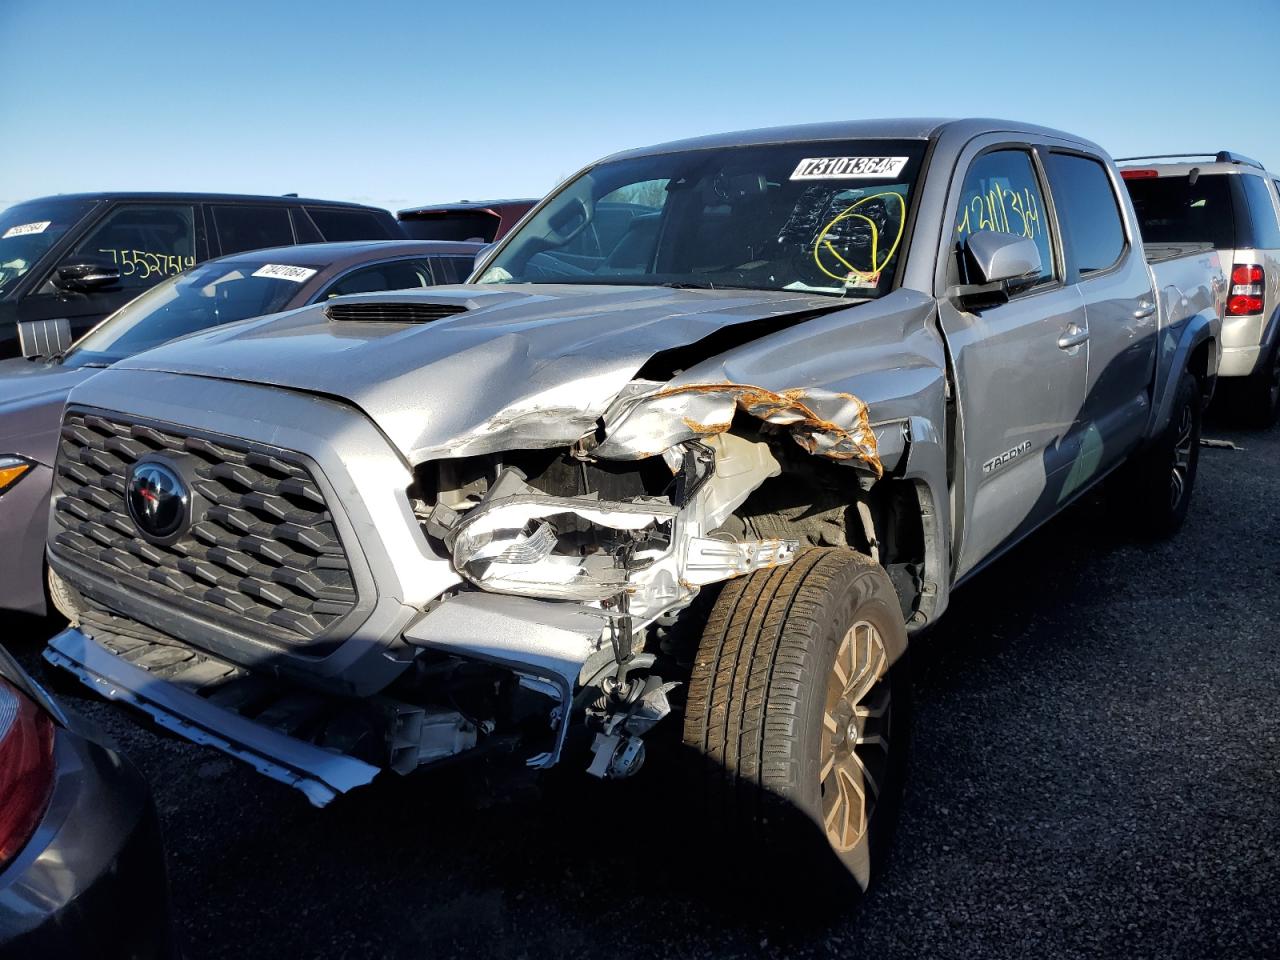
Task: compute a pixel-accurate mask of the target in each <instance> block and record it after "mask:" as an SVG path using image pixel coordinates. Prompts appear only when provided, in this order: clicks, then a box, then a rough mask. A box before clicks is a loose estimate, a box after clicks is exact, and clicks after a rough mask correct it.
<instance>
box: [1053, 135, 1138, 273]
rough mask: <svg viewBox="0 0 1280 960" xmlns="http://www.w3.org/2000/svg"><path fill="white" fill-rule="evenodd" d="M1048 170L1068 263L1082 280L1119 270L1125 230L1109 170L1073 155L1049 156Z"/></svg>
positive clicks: (1092, 161)
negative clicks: (1100, 271)
mask: <svg viewBox="0 0 1280 960" xmlns="http://www.w3.org/2000/svg"><path fill="white" fill-rule="evenodd" d="M1046 167H1047V168H1048V171H1049V185H1050V187H1051V189H1052V190H1053V203H1054V206H1055V207H1056V208H1057V211H1058V223H1059V224H1060V225H1061V227H1062V239H1063V246H1064V247H1065V248H1066V250H1067V258H1068V260H1071V259H1074V261H1075V265H1076V268H1077V269H1078V270H1079V271H1080V274H1081V275H1082V276H1083V275H1085V274H1088V273H1094V272H1096V271H1098V270H1106V269H1108V268H1110V267H1113V266H1115V264H1116V261H1117V260H1119V259H1120V257H1121V256H1122V255H1123V254H1124V245H1125V240H1124V226H1123V224H1122V223H1121V220H1120V205H1119V203H1118V202H1117V201H1116V193H1115V188H1114V187H1113V186H1112V185H1111V178H1110V177H1109V176H1107V168H1106V167H1104V166H1103V165H1102V164H1101V163H1099V162H1098V161H1097V160H1092V159H1090V158H1088V157H1079V156H1076V155H1074V154H1069V153H1051V154H1049V161H1048V163H1047V164H1046Z"/></svg>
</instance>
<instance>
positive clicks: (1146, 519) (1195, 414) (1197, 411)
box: [1121, 373, 1204, 538]
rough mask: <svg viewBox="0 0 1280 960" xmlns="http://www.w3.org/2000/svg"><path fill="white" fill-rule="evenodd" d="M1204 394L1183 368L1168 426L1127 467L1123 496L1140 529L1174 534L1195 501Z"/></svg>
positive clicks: (1161, 534) (1156, 534) (1157, 535)
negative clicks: (1183, 371)
mask: <svg viewBox="0 0 1280 960" xmlns="http://www.w3.org/2000/svg"><path fill="white" fill-rule="evenodd" d="M1203 418H1204V397H1203V395H1202V393H1201V390H1200V381H1198V380H1197V379H1196V378H1195V377H1194V376H1193V375H1192V374H1190V373H1183V374H1182V377H1181V379H1179V381H1178V387H1177V393H1176V394H1175V395H1174V399H1173V411H1172V412H1171V414H1170V416H1169V423H1168V426H1166V427H1165V429H1164V431H1163V432H1162V433H1161V434H1160V436H1159V438H1157V439H1156V440H1155V441H1154V442H1153V444H1152V445H1151V447H1149V448H1148V449H1146V450H1144V451H1143V452H1142V453H1140V454H1138V456H1137V457H1136V458H1135V459H1134V460H1133V461H1132V462H1131V463H1130V464H1129V465H1128V466H1127V467H1126V468H1125V473H1124V475H1123V480H1124V482H1123V484H1122V486H1121V490H1122V496H1124V498H1125V506H1126V507H1127V508H1128V509H1129V510H1131V512H1132V516H1133V520H1134V523H1135V524H1136V526H1137V528H1138V530H1139V532H1140V533H1142V534H1143V535H1145V536H1148V537H1152V538H1164V537H1171V536H1173V535H1174V534H1175V533H1177V532H1178V530H1179V529H1180V528H1181V527H1182V524H1183V522H1184V521H1185V520H1186V519H1187V511H1188V510H1189V509H1190V507H1191V494H1192V491H1193V490H1194V489H1195V483H1196V471H1197V469H1198V467H1199V464H1200V430H1201V424H1202V421H1203Z"/></svg>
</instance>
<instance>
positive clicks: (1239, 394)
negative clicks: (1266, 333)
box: [1218, 338, 1280, 430]
mask: <svg viewBox="0 0 1280 960" xmlns="http://www.w3.org/2000/svg"><path fill="white" fill-rule="evenodd" d="M1218 383H1219V384H1220V385H1221V386H1223V387H1225V388H1226V389H1225V390H1224V391H1223V392H1224V393H1225V394H1226V397H1225V399H1226V401H1227V404H1228V407H1229V409H1230V412H1231V416H1232V418H1233V419H1235V420H1237V421H1239V422H1240V423H1242V424H1244V425H1246V426H1250V427H1255V428H1257V429H1260V430H1266V429H1267V428H1269V427H1271V426H1272V425H1273V424H1274V423H1275V422H1276V417H1277V415H1280V338H1277V342H1276V343H1275V345H1274V346H1272V348H1271V353H1270V354H1268V356H1267V357H1265V358H1264V360H1263V362H1262V364H1261V365H1260V366H1259V369H1258V370H1256V371H1254V372H1253V373H1252V374H1250V375H1249V376H1248V377H1242V378H1232V379H1230V380H1226V381H1223V380H1219V381H1218Z"/></svg>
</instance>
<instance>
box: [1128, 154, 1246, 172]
mask: <svg viewBox="0 0 1280 960" xmlns="http://www.w3.org/2000/svg"><path fill="white" fill-rule="evenodd" d="M1192 157H1213V162H1214V163H1242V164H1244V165H1246V166H1249V167H1257V168H1258V169H1259V170H1262V169H1263V166H1262V164H1261V163H1259V162H1258V161H1257V160H1254V159H1252V158H1251V157H1246V156H1245V155H1244V154H1242V153H1233V152H1232V151H1230V150H1219V151H1218V152H1217V153H1213V152H1211V151H1208V150H1206V151H1204V152H1203V153H1151V154H1148V155H1147V156H1145V157H1116V163H1130V162H1131V161H1134V160H1179V159H1183V160H1185V159H1190V158H1192Z"/></svg>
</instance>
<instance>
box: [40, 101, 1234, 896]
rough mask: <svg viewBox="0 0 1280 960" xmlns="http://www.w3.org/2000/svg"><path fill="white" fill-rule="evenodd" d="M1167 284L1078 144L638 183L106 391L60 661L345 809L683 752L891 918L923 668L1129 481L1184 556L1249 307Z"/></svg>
mask: <svg viewBox="0 0 1280 960" xmlns="http://www.w3.org/2000/svg"><path fill="white" fill-rule="evenodd" d="M1164 255H1165V257H1166V258H1165V259H1162V260H1161V262H1159V263H1157V264H1155V265H1154V266H1152V265H1149V264H1148V262H1147V260H1146V259H1145V258H1144V253H1143V247H1142V243H1141V240H1140V238H1139V236H1138V232H1137V229H1136V228H1135V225H1134V218H1133V213H1132V208H1131V206H1130V202H1129V200H1128V198H1127V195H1126V193H1125V191H1124V189H1123V187H1122V186H1121V183H1120V179H1119V175H1118V174H1117V172H1116V169H1115V167H1114V165H1113V164H1112V162H1111V160H1110V159H1109V158H1108V157H1107V155H1106V154H1105V153H1104V152H1103V151H1102V150H1101V149H1099V148H1098V147H1097V146H1095V145H1094V144H1092V143H1089V142H1088V141H1085V140H1081V139H1079V138H1077V137H1073V136H1069V135H1067V134H1064V133H1059V132H1055V131H1052V130H1047V129H1042V128H1039V127H1033V126H1027V125H1022V124H1014V123H1007V122H1002V121H991V120H965V121H945V122H944V121H918V120H917V121H907V120H896V121H877V122H862V123H835V124H825V125H817V126H804V127H793V128H785V129H775V130H761V131H753V132H747V133H736V134H728V135H723V136H715V137H708V138H704V139H699V140H691V141H686V142H681V143H674V144H667V145H664V146H659V147H654V148H651V149H645V150H635V151H631V152H628V153H623V154H619V155H616V156H613V157H610V158H608V159H606V160H603V161H601V162H599V163H596V164H593V165H591V166H590V167H588V168H586V169H585V170H583V171H582V172H581V173H580V174H578V175H577V176H575V177H573V178H571V179H570V180H569V181H567V182H566V183H565V184H564V185H563V186H561V187H560V188H559V189H557V190H556V191H555V192H554V193H553V194H552V195H551V196H550V197H548V198H547V199H546V200H544V201H543V202H542V203H541V204H540V205H539V206H538V207H537V208H535V209H534V210H533V211H531V213H530V214H529V215H528V216H527V217H526V218H525V219H524V220H523V221H522V223H521V225H520V226H518V227H517V228H516V229H515V230H514V232H513V233H511V234H510V235H509V236H507V237H506V238H505V239H504V240H503V241H501V243H500V244H499V245H497V246H496V247H495V248H493V249H491V250H489V251H488V252H487V253H486V254H485V255H484V256H483V258H482V260H481V262H480V263H479V264H478V266H477V271H476V273H475V274H474V276H473V279H474V282H473V283H471V284H467V285H462V286H454V287H438V288H434V289H431V290H428V291H422V292H415V293H407V292H400V293H388V294H372V295H360V296H353V297H343V298H339V299H336V300H333V301H330V302H328V303H326V304H324V305H316V306H312V307H305V308H302V309H299V310H295V311H292V312H290V313H286V314H280V315H276V316H272V317H266V318H261V319H257V320H249V321H245V322H243V323H240V324H237V325H233V326H230V327H226V328H222V329H218V330H214V331H210V332H207V333H203V334H197V335H195V336H192V337H190V338H188V339H186V340H183V341H181V342H177V343H174V344H170V345H168V346H165V347H161V348H158V349H155V350H153V351H150V352H147V353H144V354H140V355H138V356H135V357H133V358H131V359H128V360H125V361H124V362H122V363H119V364H117V365H115V366H114V367H112V368H111V369H108V370H105V371H103V372H102V373H100V374H98V375H96V376H95V377H93V378H92V379H91V380H89V381H87V382H86V383H84V384H83V385H81V386H78V387H77V388H76V389H75V390H74V392H73V393H72V395H71V398H70V402H69V405H68V408H67V411H66V415H65V420H64V422H63V426H62V439H61V447H60V452H59V456H58V459H57V463H56V471H55V472H56V481H55V489H54V500H53V509H52V516H51V521H50V532H49V537H50V539H49V553H48V556H49V562H50V566H51V568H52V570H53V571H54V573H55V582H54V594H55V598H56V599H57V601H58V603H59V605H60V606H61V608H62V609H63V610H64V611H65V612H66V613H67V614H68V616H69V617H70V618H71V620H72V626H71V627H70V628H69V629H67V630H66V631H64V632H63V633H61V634H59V635H58V636H57V637H56V638H54V640H53V641H52V642H51V644H50V646H49V648H48V650H47V652H46V656H47V658H48V659H49V660H50V661H51V662H52V663H54V664H56V665H58V666H61V667H64V668H66V669H67V670H70V671H72V672H73V673H74V674H76V675H78V676H79V677H80V678H81V679H82V680H84V681H85V682H87V683H88V684H90V685H92V686H94V687H96V688H97V689H98V690H99V691H101V692H102V693H103V694H105V695H107V696H109V697H113V698H116V699H120V700H123V701H126V702H128V703H130V704H133V705H134V706H136V707H138V708H140V709H142V710H144V711H146V712H147V713H149V714H151V715H152V716H153V717H154V718H155V719H156V720H158V721H159V722H160V723H161V724H163V725H164V726H165V727H168V728H170V729H172V730H174V731H176V732H178V733H179V734H181V735H183V736H186V737H189V738H190V739H192V740H195V741H197V742H200V743H205V744H208V745H210V746H213V747H216V748H218V749H221V750H224V751H226V752H228V753H230V754H233V755H235V756H238V757H240V758H242V759H244V760H245V761H247V762H248V763H250V764H252V765H253V766H255V767H256V768H257V769H259V770H260V771H262V772H263V773H265V774H267V775H269V776H272V777H276V778H278V779H280V780H283V781H285V782H287V783H290V784H293V785H295V786H297V787H298V788H300V789H301V790H303V791H304V792H305V793H306V794H307V796H308V797H310V798H311V800H312V801H313V802H314V803H316V804H324V803H326V802H328V801H329V800H331V799H333V798H334V797H335V796H336V795H337V794H340V793H343V792H344V791H347V790H350V789H352V788H354V787H358V786H360V785H362V784H366V783H368V782H369V781H371V780H372V779H373V778H374V777H375V775H377V774H378V773H379V772H380V771H384V770H391V771H396V772H398V773H406V772H408V771H412V770H415V769H418V768H419V767H422V766H424V765H428V764H431V763H435V762H438V761H441V760H443V759H445V758H449V757H454V756H456V755H459V754H463V753H472V754H475V755H481V754H491V755H493V754H501V755H504V756H506V757H508V758H514V760H515V761H516V762H517V763H518V764H522V765H524V766H527V767H532V768H539V769H541V768H547V767H551V766H552V765H555V764H557V763H562V764H563V765H566V766H567V765H569V764H571V763H572V764H577V765H579V766H580V767H584V768H586V770H587V771H588V772H589V773H591V774H594V775H596V776H599V777H604V778H620V777H626V776H628V775H631V774H633V773H635V772H636V771H637V770H638V769H639V768H640V766H641V764H642V762H643V761H644V759H645V754H646V747H645V744H646V738H647V737H657V738H659V740H658V743H661V742H663V740H662V739H661V738H663V736H664V733H663V732H664V731H668V732H669V735H670V736H669V739H668V740H666V741H665V742H666V743H667V744H668V745H670V746H671V748H672V753H673V754H675V755H679V756H683V757H684V758H685V759H686V760H687V761H688V762H689V763H690V764H691V765H692V766H693V768H694V770H695V772H696V777H695V780H694V782H695V783H696V784H698V785H699V786H698V790H699V791H700V792H703V793H705V794H706V800H707V802H709V803H710V804H711V809H713V810H714V811H715V819H716V820H717V822H719V823H720V824H722V825H727V826H728V828H729V830H730V832H731V834H733V835H735V836H737V837H738V838H740V839H742V838H748V837H750V838H753V839H751V840H750V841H749V842H743V843H741V844H740V846H741V847H742V849H745V850H748V851H750V856H751V857H754V858H757V859H758V860H760V861H763V862H768V863H770V864H785V863H786V862H788V861H789V860H791V859H794V858H796V857H803V858H804V863H805V864H806V866H805V868H804V870H803V871H802V872H803V875H804V876H805V877H808V878H812V879H816V878H818V877H819V876H823V877H824V878H825V877H826V875H827V873H828V872H829V873H830V875H831V877H833V878H835V879H836V881H837V883H839V884H841V885H842V888H843V889H847V890H849V891H850V892H855V893H856V892H857V890H859V889H861V888H865V886H866V885H867V884H868V882H869V881H870V878H871V876H872V874H873V872H874V869H875V868H876V866H877V865H878V861H879V859H880V858H881V856H882V853H883V850H884V841H885V838H886V837H887V835H888V833H889V830H890V829H891V824H892V820H893V817H892V813H893V807H894V799H895V796H896V795H897V792H898V790H899V788H900V784H901V775H902V767H903V764H902V759H903V746H904V743H905V737H906V726H905V720H906V713H905V710H906V706H907V698H908V696H909V692H910V684H909V682H908V678H907V674H906V669H907V664H908V659H907V657H906V653H907V647H908V639H909V637H910V636H912V635H913V634H915V633H917V632H918V631H920V630H922V629H924V628H926V627H928V626H929V625H930V624H932V623H934V622H935V621H936V620H938V618H939V617H940V616H941V615H942V613H943V611H944V610H945V609H946V607H947V601H948V597H949V595H950V593H951V591H952V590H953V589H954V588H955V587H956V586H958V585H959V584H961V583H963V582H964V581H965V580H966V579H968V578H969V577H971V576H973V575H974V574H975V573H976V572H978V571H979V570H980V569H982V568H983V567H984V566H985V565H986V564H988V563H989V562H990V561H991V560H992V559H993V558H995V557H997V556H999V555H1000V554H1001V553H1002V552H1004V551H1006V550H1007V549H1009V548H1010V547H1011V546H1012V545H1014V544H1015V543H1017V542H1018V541H1019V540H1021V539H1022V538H1023V537H1025V536H1026V535H1027V534H1028V533H1030V532H1031V531H1032V530H1034V529H1035V528H1036V527H1037V526H1039V525H1040V524H1041V523H1043V522H1044V521H1046V520H1047V519H1049V518H1050V517H1052V516H1054V515H1055V514H1057V513H1058V512H1060V511H1061V510H1062V509H1063V508H1064V507H1065V506H1066V505H1067V504H1069V503H1071V502H1072V501H1073V500H1075V499H1076V498H1078V497H1079V496H1081V495H1082V494H1083V493H1084V492H1085V491H1088V490H1090V489H1092V488H1094V487H1095V486H1096V485H1097V484H1099V482H1101V481H1102V480H1103V479H1104V478H1107V477H1109V476H1111V475H1114V476H1113V477H1112V482H1111V484H1110V485H1109V488H1108V489H1109V490H1110V495H1112V496H1116V497H1121V498H1124V499H1125V503H1126V508H1127V511H1128V513H1130V514H1131V515H1132V517H1133V519H1134V521H1135V523H1136V524H1137V525H1138V526H1139V527H1140V528H1141V529H1142V531H1144V532H1145V533H1147V534H1153V535H1167V534H1171V533H1173V532H1174V531H1175V530H1176V529H1177V528H1178V526H1179V524H1180V523H1181V522H1182V520H1183V518H1184V516H1185V515H1186V512H1187V507H1188V503H1189V501H1190V498H1191V493H1192V485H1193V483H1194V480H1195V475H1196V463H1197V452H1198V439H1199V432H1200V423H1201V411H1202V409H1203V406H1204V404H1205V402H1206V400H1207V398H1208V396H1209V394H1210V393H1211V391H1212V388H1213V383H1214V379H1215V375H1216V370H1217V364H1218V349H1219V347H1218V333H1219V330H1220V324H1221V315H1222V309H1223V301H1224V298H1225V289H1226V287H1225V278H1224V277H1223V274H1222V271H1221V268H1220V265H1219V263H1218V259H1217V254H1216V253H1215V252H1213V251H1204V250H1199V249H1198V250H1195V251H1192V252H1190V253H1188V254H1186V255H1182V256H1180V255H1178V251H1176V250H1175V251H1165V254H1164ZM672 713H674V714H675V717H673V718H672V719H666V720H664V718H665V717H667V715H668V714H672ZM677 740H679V741H680V743H679V745H677V744H676V743H675V741H677ZM651 746H653V747H654V748H655V749H656V747H657V743H653V742H651ZM650 752H651V753H653V750H651V751H650ZM664 756H670V754H665V755H664ZM687 783H688V781H686V780H684V779H682V778H676V780H675V782H673V786H672V791H673V796H675V795H677V794H678V795H679V796H681V797H682V798H684V799H683V801H682V802H687V800H688V797H689V794H688V792H687V791H688V787H687ZM823 864H826V865H827V867H823V866H822V865H823ZM775 876H790V877H791V879H789V880H788V884H790V883H791V882H792V881H793V880H794V877H795V875H794V874H785V873H779V874H775ZM824 882H825V880H824Z"/></svg>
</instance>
